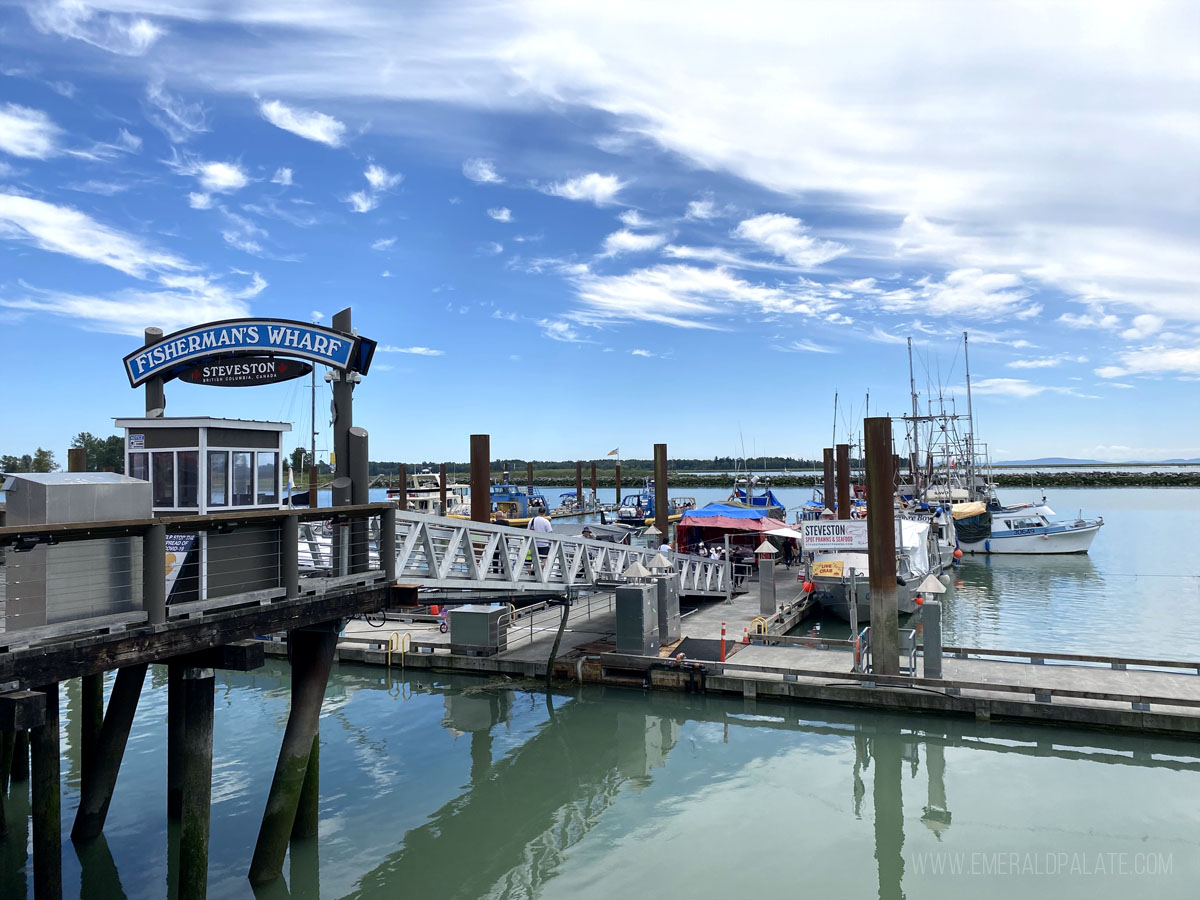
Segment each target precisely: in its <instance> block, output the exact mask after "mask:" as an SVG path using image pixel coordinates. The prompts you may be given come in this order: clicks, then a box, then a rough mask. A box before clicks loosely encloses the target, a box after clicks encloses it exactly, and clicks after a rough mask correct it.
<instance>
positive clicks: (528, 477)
mask: <svg viewBox="0 0 1200 900" xmlns="http://www.w3.org/2000/svg"><path fill="white" fill-rule="evenodd" d="M525 483H526V484H527V485H528V487H529V496H530V497H532V496H533V463H531V462H527V463H525Z"/></svg>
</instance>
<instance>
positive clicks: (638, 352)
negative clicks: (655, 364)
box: [629, 350, 658, 359]
mask: <svg viewBox="0 0 1200 900" xmlns="http://www.w3.org/2000/svg"><path fill="white" fill-rule="evenodd" d="M629 355H630V356H644V357H646V358H647V359H651V358H653V357H655V356H657V355H658V354H656V353H651V352H650V351H649V350H630V351H629Z"/></svg>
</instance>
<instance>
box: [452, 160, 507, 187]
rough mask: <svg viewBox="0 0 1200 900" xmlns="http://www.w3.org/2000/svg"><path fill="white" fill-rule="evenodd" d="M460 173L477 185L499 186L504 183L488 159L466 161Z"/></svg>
mask: <svg viewBox="0 0 1200 900" xmlns="http://www.w3.org/2000/svg"><path fill="white" fill-rule="evenodd" d="M462 173H463V175H465V176H466V177H467V178H469V179H471V180H472V181H474V182H476V183H478V184H501V183H502V182H503V181H504V179H503V178H502V177H501V176H500V175H499V174H497V172H496V166H495V164H494V163H493V162H492V161H491V160H490V159H468V160H466V161H465V162H464V163H463V165H462Z"/></svg>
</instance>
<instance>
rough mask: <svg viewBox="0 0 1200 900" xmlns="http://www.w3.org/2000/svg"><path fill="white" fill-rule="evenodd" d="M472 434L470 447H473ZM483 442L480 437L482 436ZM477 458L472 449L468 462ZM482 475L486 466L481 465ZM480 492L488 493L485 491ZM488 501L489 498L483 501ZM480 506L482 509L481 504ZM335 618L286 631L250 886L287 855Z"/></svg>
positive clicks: (474, 472) (271, 876)
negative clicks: (279, 704)
mask: <svg viewBox="0 0 1200 900" xmlns="http://www.w3.org/2000/svg"><path fill="white" fill-rule="evenodd" d="M475 437H481V436H480V435H473V436H472V438H473V440H472V448H473V450H478V449H486V448H485V447H484V448H479V447H476V444H477V442H476V441H475V440H474V438H475ZM482 437H483V438H484V442H483V443H484V444H486V438H487V436H486V435H482ZM476 459H477V455H476V453H475V452H473V453H472V462H473V463H474V462H475V461H476ZM479 474H480V469H479V467H478V466H477V465H473V466H472V468H471V480H472V484H473V485H474V483H475V482H476V478H477V476H478V475H479ZM483 474H484V475H485V476H486V474H487V469H483ZM485 496H488V493H487V492H486V491H485ZM478 500H479V498H478V496H476V498H475V500H474V501H473V502H472V503H471V510H472V514H474V511H475V508H476V506H478ZM489 503H490V500H489ZM485 508H486V507H485ZM339 624H340V623H339V622H330V623H326V624H325V625H323V626H317V627H314V628H311V629H297V630H294V631H291V632H289V633H288V641H289V644H290V645H291V651H292V652H291V654H290V655H291V659H292V704H291V709H290V711H289V712H288V721H287V726H286V728H285V729H284V733H283V742H282V745H281V746H280V749H279V760H278V762H277V763H276V765H275V775H274V778H273V779H272V781H271V791H270V794H269V795H268V797H267V807H266V811H265V812H264V813H263V820H262V826H261V827H260V829H259V832H258V842H257V843H256V844H255V847H254V858H253V859H252V860H251V862H250V872H249V878H250V883H251V884H253V885H260V884H266V883H267V882H270V881H274V880H275V879H276V878H278V877H279V876H280V875H281V874H282V873H283V861H284V858H285V857H286V855H287V847H288V840H289V839H290V837H291V834H292V828H293V826H294V825H295V822H296V812H297V808H298V806H299V803H300V794H301V792H302V790H303V787H304V782H305V777H306V775H307V772H308V759H309V755H310V754H311V752H312V745H313V739H314V738H315V737H316V735H317V723H318V720H319V717H320V714H321V701H322V700H323V699H324V697H325V685H326V683H327V682H328V680H329V670H330V668H331V667H332V665H333V654H334V650H335V649H336V647H337V637H338V625H339Z"/></svg>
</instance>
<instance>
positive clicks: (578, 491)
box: [575, 460, 583, 509]
mask: <svg viewBox="0 0 1200 900" xmlns="http://www.w3.org/2000/svg"><path fill="white" fill-rule="evenodd" d="M575 508H576V509H582V508H583V460H576V461H575Z"/></svg>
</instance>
